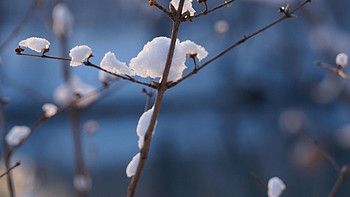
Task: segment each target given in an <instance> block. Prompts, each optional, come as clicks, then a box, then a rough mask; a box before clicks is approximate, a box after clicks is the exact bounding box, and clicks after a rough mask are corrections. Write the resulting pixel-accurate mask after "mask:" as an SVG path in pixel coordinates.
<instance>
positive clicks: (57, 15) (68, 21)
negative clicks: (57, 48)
mask: <svg viewBox="0 0 350 197" xmlns="http://www.w3.org/2000/svg"><path fill="white" fill-rule="evenodd" d="M72 25H73V15H72V13H71V12H70V10H69V9H68V7H67V5H66V4H64V3H59V4H57V5H56V6H55V7H54V8H53V10H52V29H53V32H54V33H55V34H56V36H59V37H66V36H69V35H70V34H71V33H72Z"/></svg>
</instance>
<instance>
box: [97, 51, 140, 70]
mask: <svg viewBox="0 0 350 197" xmlns="http://www.w3.org/2000/svg"><path fill="white" fill-rule="evenodd" d="M100 66H101V68H103V69H105V70H107V71H109V72H111V73H115V74H119V75H122V74H125V75H129V76H133V75H135V74H134V72H133V71H132V70H131V69H130V68H129V67H128V66H127V65H126V63H125V62H121V61H119V60H117V58H116V57H115V55H114V53H112V52H110V51H109V52H108V53H106V54H105V56H104V57H103V59H102V61H101V63H100Z"/></svg>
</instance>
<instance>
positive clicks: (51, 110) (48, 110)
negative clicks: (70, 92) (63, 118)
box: [41, 103, 58, 118]
mask: <svg viewBox="0 0 350 197" xmlns="http://www.w3.org/2000/svg"><path fill="white" fill-rule="evenodd" d="M41 108H42V110H43V111H44V112H45V114H44V115H45V117H46V118H50V117H52V116H54V115H55V114H56V113H57V110H58V108H57V106H56V105H54V104H52V103H45V104H44V105H43V106H42V107H41Z"/></svg>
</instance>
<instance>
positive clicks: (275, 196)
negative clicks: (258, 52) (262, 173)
mask: <svg viewBox="0 0 350 197" xmlns="http://www.w3.org/2000/svg"><path fill="white" fill-rule="evenodd" d="M267 188H268V190H267V195H268V197H279V196H280V195H281V194H282V192H283V190H285V189H286V185H285V184H284V183H283V181H282V180H281V179H280V178H278V177H273V178H271V179H270V180H269V182H268V184H267Z"/></svg>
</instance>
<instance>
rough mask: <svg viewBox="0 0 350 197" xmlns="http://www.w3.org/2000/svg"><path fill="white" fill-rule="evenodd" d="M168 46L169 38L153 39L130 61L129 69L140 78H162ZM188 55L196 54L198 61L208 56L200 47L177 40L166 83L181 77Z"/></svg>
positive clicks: (190, 42)
mask: <svg viewBox="0 0 350 197" xmlns="http://www.w3.org/2000/svg"><path fill="white" fill-rule="evenodd" d="M169 46H170V38H167V37H157V38H154V39H153V40H152V41H151V42H148V43H147V44H146V45H145V46H144V47H143V49H142V51H141V52H140V53H139V54H138V55H137V57H135V58H132V59H131V61H130V64H129V66H130V68H131V69H133V70H134V72H135V74H136V75H139V76H141V77H151V78H157V77H162V75H163V71H164V67H165V63H166V59H167V56H168V51H169ZM190 53H197V58H198V60H199V61H201V60H202V59H203V58H205V57H206V56H207V55H208V52H207V51H206V50H205V49H204V48H203V47H202V46H200V45H197V44H196V43H194V42H192V41H189V40H187V41H184V42H180V40H178V39H177V40H176V46H175V51H174V57H173V60H172V63H171V68H170V72H169V76H168V81H176V80H178V79H180V78H181V77H182V73H183V71H184V70H185V69H186V68H187V66H186V65H185V62H186V54H190Z"/></svg>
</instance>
